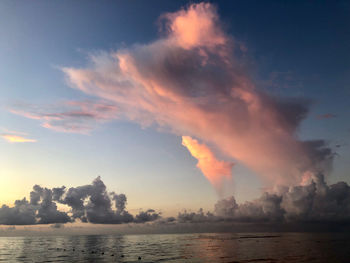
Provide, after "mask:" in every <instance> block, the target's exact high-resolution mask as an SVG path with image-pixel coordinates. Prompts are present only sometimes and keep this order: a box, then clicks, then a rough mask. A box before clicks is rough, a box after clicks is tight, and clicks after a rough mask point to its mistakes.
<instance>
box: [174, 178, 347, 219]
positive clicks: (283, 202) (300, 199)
mask: <svg viewBox="0 0 350 263" xmlns="http://www.w3.org/2000/svg"><path fill="white" fill-rule="evenodd" d="M177 222H179V223H210V222H237V223H243V222H245V223H271V224H310V223H318V224H319V223H324V224H332V223H334V224H337V223H342V224H343V223H350V186H349V185H348V184H347V183H345V182H338V183H335V184H331V185H328V184H327V183H326V182H325V180H324V176H323V175H322V174H318V175H317V176H314V175H312V176H310V177H309V178H306V179H305V180H304V184H303V185H298V186H292V187H279V188H277V190H275V191H273V192H271V193H269V192H265V193H263V194H262V195H261V197H260V198H258V199H256V200H253V201H249V202H245V203H243V204H238V203H237V202H236V200H235V198H234V197H230V198H227V199H223V200H220V201H218V202H217V203H216V205H215V208H214V213H210V212H208V213H204V211H203V210H202V209H201V210H199V212H197V213H194V212H186V211H185V212H183V213H179V215H178V217H177Z"/></svg>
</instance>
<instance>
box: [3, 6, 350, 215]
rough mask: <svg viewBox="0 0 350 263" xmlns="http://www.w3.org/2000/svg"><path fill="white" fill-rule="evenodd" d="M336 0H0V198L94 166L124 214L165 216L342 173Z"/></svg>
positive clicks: (78, 180) (345, 86)
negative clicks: (123, 202)
mask: <svg viewBox="0 0 350 263" xmlns="http://www.w3.org/2000/svg"><path fill="white" fill-rule="evenodd" d="M349 11H350V5H349V2H346V1H334V2H330V1H317V2H316V1H308V2H305V1H230V2H228V1H209V2H205V3H201V2H199V1H190V2H189V1H98V2H97V1H50V2H47V1H36V2H18V1H2V2H1V3H0V17H1V18H0V19H1V23H0V58H1V59H0V76H1V77H0V90H1V93H2V96H1V97H0V120H1V122H0V134H1V140H0V147H1V150H0V176H1V184H0V204H5V205H8V206H10V207H11V206H13V203H14V200H17V199H22V198H23V197H27V199H28V198H29V192H30V191H31V190H32V187H33V185H40V186H42V187H48V188H53V187H61V186H63V185H64V186H66V187H67V188H69V187H77V186H79V185H87V184H89V183H90V182H92V181H93V180H95V181H94V182H96V180H97V179H95V178H97V177H98V176H100V177H101V179H102V180H103V182H104V183H105V185H106V186H107V188H108V189H109V190H108V191H114V192H116V193H118V194H120V193H124V194H125V195H126V196H127V207H128V211H130V212H132V213H134V214H136V213H138V212H139V211H140V210H143V211H146V210H147V209H150V208H152V209H155V210H156V211H161V212H162V214H163V216H175V215H177V213H178V212H179V211H184V210H185V209H186V210H191V211H197V210H198V208H203V209H204V210H212V208H213V206H214V204H215V203H216V202H217V201H218V200H220V199H222V198H228V197H229V196H231V195H234V196H235V200H237V202H238V203H243V202H245V201H252V200H255V199H256V198H258V197H259V196H260V195H261V194H262V193H263V192H264V191H265V190H266V189H273V188H276V186H279V185H284V186H295V185H299V184H301V185H306V183H305V182H306V181H307V180H308V179H309V178H311V177H312V176H314V175H315V174H318V173H322V174H324V175H325V181H326V182H328V183H329V184H335V183H336V182H338V181H344V182H346V183H350V180H349V168H350V165H349V162H348V160H349V158H350V149H349V138H350V125H349V121H348V120H349V117H350V111H349V99H348V98H349V95H350V88H349V84H350V78H349V73H350V57H349V56H350V55H349V52H348V50H349V46H350V34H349V33H350V32H349V28H350V25H349V24H350V21H349V18H348V14H349ZM321 181H322V180H321ZM307 182H308V183H309V181H307ZM320 184H321V185H323V183H320ZM89 189H90V188H89ZM40 193H41V192H40ZM92 193H93V191H92V190H91V193H90V192H89V194H88V195H90V194H91V195H92ZM41 198H43V197H41ZM62 200H63V199H62ZM111 200H112V197H111ZM113 200H114V199H113ZM57 202H58V203H59V202H60V201H57ZM61 203H62V204H65V205H67V202H66V201H62V202H61ZM79 218H80V217H79ZM135 218H136V217H135ZM80 219H81V218H80ZM89 220H90V219H89ZM116 220H117V219H116ZM118 220H119V219H118ZM133 220H134V219H133ZM135 220H136V219H135ZM90 221H91V220H90ZM91 222H92V221H91Z"/></svg>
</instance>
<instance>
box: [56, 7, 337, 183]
mask: <svg viewBox="0 0 350 263" xmlns="http://www.w3.org/2000/svg"><path fill="white" fill-rule="evenodd" d="M162 19H163V21H164V28H165V32H166V34H165V36H164V37H162V38H160V39H158V40H156V41H154V42H153V43H150V44H147V45H134V46H132V47H130V48H125V49H121V50H117V51H115V52H110V53H106V52H105V53H103V52H102V53H100V54H95V55H91V61H90V62H91V63H89V64H90V65H92V66H91V67H89V68H63V71H64V73H65V74H66V76H67V79H68V81H69V83H70V85H71V87H72V88H75V89H78V90H81V91H82V92H85V93H87V94H89V95H93V96H97V97H99V98H102V99H104V100H108V101H110V102H111V103H113V105H115V106H116V107H117V108H118V109H119V117H121V118H126V119H129V120H131V121H135V122H138V123H140V124H141V125H143V126H147V125H150V124H152V123H156V124H157V125H159V126H161V127H162V128H163V130H168V131H169V132H172V133H174V134H176V135H188V136H191V137H193V138H197V139H199V140H200V141H202V142H203V143H204V144H210V145H212V146H214V147H215V148H216V149H217V150H218V151H220V152H221V154H224V155H226V156H227V157H228V158H231V159H232V160H236V161H239V162H241V163H243V164H245V165H247V166H249V167H250V168H251V169H253V170H255V171H256V172H257V173H258V174H260V175H263V177H264V178H265V179H266V181H267V182H272V183H274V184H280V183H283V184H298V183H299V182H300V181H301V178H302V176H303V174H304V173H306V172H312V173H317V172H319V170H320V167H321V166H322V167H323V166H327V165H328V163H329V162H330V161H331V159H332V153H331V152H330V151H327V150H326V149H327V148H326V146H325V142H323V141H318V142H317V143H314V142H302V141H300V140H298V136H297V133H296V132H297V129H298V127H299V124H300V122H301V121H302V120H303V119H304V118H305V116H306V115H307V113H308V107H309V101H307V100H304V99H300V98H299V99H293V98H277V97H274V96H271V95H269V94H267V93H266V92H264V91H263V90H260V89H259V87H258V85H257V84H256V83H254V82H253V81H252V79H251V78H250V76H249V72H247V70H246V67H245V66H244V63H243V62H242V61H243V60H242V52H244V51H242V49H241V48H240V45H239V44H237V43H236V41H235V40H234V39H233V38H232V37H230V36H228V35H227V34H226V33H225V32H224V30H223V29H222V27H221V25H220V21H219V17H218V14H217V11H216V9H215V7H214V6H213V5H211V4H209V3H200V4H193V5H190V6H189V7H188V8H187V9H182V10H180V11H178V12H175V13H168V14H164V15H163V16H162ZM315 158H316V159H317V160H316V159H315ZM318 161H321V162H322V165H320V163H319V162H318ZM200 163H201V164H200V165H201V166H202V162H201V161H200ZM224 166H225V165H224ZM229 166H230V165H229V164H228V165H227V167H229ZM227 167H226V166H225V169H226V168H227ZM201 169H202V168H201ZM202 171H203V169H202ZM225 174H226V172H225Z"/></svg>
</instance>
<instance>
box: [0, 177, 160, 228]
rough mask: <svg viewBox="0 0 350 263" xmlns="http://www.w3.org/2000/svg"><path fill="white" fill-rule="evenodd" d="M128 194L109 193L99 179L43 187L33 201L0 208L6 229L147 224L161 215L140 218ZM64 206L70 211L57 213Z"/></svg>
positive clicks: (146, 214)
mask: <svg viewBox="0 0 350 263" xmlns="http://www.w3.org/2000/svg"><path fill="white" fill-rule="evenodd" d="M126 202H127V198H126V196H125V195H124V194H116V193H114V192H112V193H108V192H107V189H106V186H105V184H104V183H103V181H102V180H101V178H100V177H97V178H96V179H95V180H94V181H93V182H92V184H89V185H84V186H78V187H71V188H69V189H66V187H65V186H63V187H59V188H53V189H48V188H43V187H41V186H39V185H35V186H34V187H33V191H32V192H30V200H29V201H28V200H27V199H26V198H23V199H22V200H16V201H15V203H14V206H13V207H9V206H7V205H3V206H2V207H1V208H0V224H2V225H35V224H64V223H68V222H75V221H77V220H79V221H81V222H86V223H87V222H89V223H94V224H123V223H144V222H149V221H154V220H156V219H158V218H159V217H160V214H159V213H157V212H156V211H154V210H153V209H149V210H146V211H141V212H140V213H139V214H137V215H135V216H134V215H132V214H130V213H129V212H128V211H127V210H126V209H125V208H126ZM57 204H64V205H67V206H68V207H69V208H70V211H68V212H64V211H59V210H58V209H57Z"/></svg>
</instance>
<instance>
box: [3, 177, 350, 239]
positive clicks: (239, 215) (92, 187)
mask: <svg viewBox="0 0 350 263" xmlns="http://www.w3.org/2000/svg"><path fill="white" fill-rule="evenodd" d="M126 202H127V198H126V196H125V195H124V194H116V193H114V192H107V190H106V186H105V184H104V183H103V182H102V180H101V178H100V177H97V178H96V179H95V180H94V181H93V182H92V183H91V184H89V185H83V186H78V187H71V188H69V189H66V188H65V187H64V186H63V187H59V188H53V189H48V188H43V187H41V186H38V185H35V186H34V187H33V191H32V192H31V193H30V200H29V201H28V200H26V199H25V198H23V199H22V200H16V201H15V205H14V207H9V206H7V205H3V206H2V207H1V208H0V224H2V225H37V224H52V226H51V227H52V228H62V227H63V226H64V224H65V223H68V222H89V223H93V224H126V223H136V224H138V225H139V224H140V223H145V222H151V224H147V227H146V226H145V229H143V227H142V226H141V225H140V226H139V227H137V226H136V225H134V226H135V227H136V228H135V229H136V230H137V231H139V232H140V233H143V232H142V231H146V230H147V231H149V232H152V231H153V232H196V231H198V232H203V231H204V232H205V231H219V232H220V231H225V232H227V231H240V230H242V229H243V230H244V229H246V230H249V229H250V228H248V229H247V225H250V226H251V227H258V228H256V229H255V228H251V229H255V230H257V231H258V230H259V229H260V228H259V227H261V226H263V229H268V231H273V230H274V231H283V230H285V229H286V228H285V227H286V226H292V227H293V228H291V229H290V231H293V230H295V229H299V230H300V229H301V230H302V231H308V230H310V229H312V228H313V227H316V228H317V227H318V229H317V231H319V230H322V229H323V230H324V229H327V230H329V229H331V230H332V229H333V228H325V227H327V226H329V227H333V226H340V227H343V226H350V186H349V185H348V184H347V183H345V182H337V183H335V184H330V185H329V184H327V183H326V181H325V180H324V176H323V175H322V174H318V175H317V176H315V175H312V174H310V175H309V176H305V177H304V178H303V182H302V184H300V185H298V186H290V187H284V186H279V187H276V188H275V189H273V190H271V191H269V192H264V193H263V194H262V195H261V196H260V197H259V198H257V199H255V200H253V201H247V202H245V203H241V204H238V203H237V202H236V200H235V198H234V197H233V196H232V197H229V198H227V199H222V200H219V201H218V202H217V203H216V204H215V206H214V209H213V211H209V212H205V211H204V210H203V209H199V211H198V212H188V211H183V212H180V213H179V214H178V215H177V216H176V217H165V218H162V217H161V216H160V213H158V212H156V211H154V210H153V209H148V210H145V211H141V212H139V213H138V214H137V215H132V214H130V213H129V212H128V211H127V210H126ZM57 204H64V205H66V206H67V207H69V208H70V210H69V211H67V212H64V211H59V210H58V208H57ZM72 226H73V225H72ZM266 227H268V228H266ZM135 229H134V230H135ZM124 230H125V229H124ZM134 230H133V231H134ZM136 230H135V231H136ZM243 230H242V231H243ZM255 230H254V231H255ZM299 230H298V231H299ZM137 231H136V232H137ZM147 231H146V232H147Z"/></svg>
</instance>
